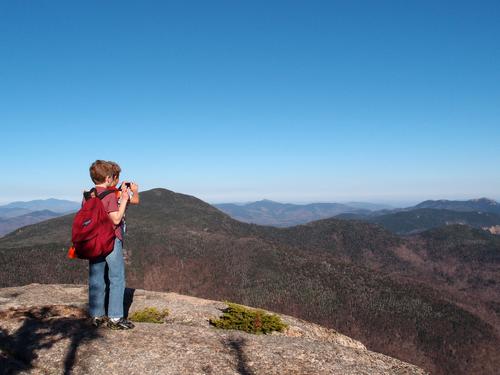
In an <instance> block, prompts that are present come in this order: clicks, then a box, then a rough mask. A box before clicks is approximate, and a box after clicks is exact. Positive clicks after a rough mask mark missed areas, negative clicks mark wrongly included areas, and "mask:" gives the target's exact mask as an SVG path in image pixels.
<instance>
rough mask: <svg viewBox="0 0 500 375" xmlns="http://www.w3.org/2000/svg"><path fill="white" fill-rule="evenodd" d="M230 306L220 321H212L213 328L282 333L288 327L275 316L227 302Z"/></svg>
mask: <svg viewBox="0 0 500 375" xmlns="http://www.w3.org/2000/svg"><path fill="white" fill-rule="evenodd" d="M225 303H226V304H227V305H228V307H227V308H226V309H224V310H223V315H222V317H221V318H219V319H210V320H209V322H210V324H212V325H213V326H215V327H217V328H222V329H238V330H240V331H245V332H248V333H255V334H260V333H264V334H267V333H270V332H272V331H278V332H282V331H283V330H284V329H285V328H286V327H287V325H286V324H285V323H283V321H282V320H281V318H280V317H279V316H278V315H275V314H267V313H266V312H265V311H262V310H259V309H248V308H246V307H244V306H241V305H238V304H236V303H232V302H228V301H225Z"/></svg>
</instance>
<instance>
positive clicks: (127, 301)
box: [123, 288, 135, 318]
mask: <svg viewBox="0 0 500 375" xmlns="http://www.w3.org/2000/svg"><path fill="white" fill-rule="evenodd" d="M134 293H135V289H134V288H125V294H124V296H123V315H124V316H125V317H126V318H128V312H129V310H130V306H132V302H134Z"/></svg>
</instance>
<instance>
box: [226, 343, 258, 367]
mask: <svg viewBox="0 0 500 375" xmlns="http://www.w3.org/2000/svg"><path fill="white" fill-rule="evenodd" d="M223 344H224V345H226V346H228V347H229V348H230V349H231V352H232V353H233V354H234V356H235V357H236V360H237V361H238V364H237V367H236V370H237V371H238V373H239V374H241V375H254V372H253V371H252V370H251V369H250V368H249V367H248V364H247V363H248V359H247V357H246V355H245V352H244V350H243V349H244V347H245V339H244V338H243V337H227V338H225V339H224V340H223Z"/></svg>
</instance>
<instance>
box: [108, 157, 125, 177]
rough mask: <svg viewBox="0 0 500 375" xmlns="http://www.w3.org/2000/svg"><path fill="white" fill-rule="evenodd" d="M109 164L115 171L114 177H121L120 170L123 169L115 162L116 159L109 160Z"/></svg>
mask: <svg viewBox="0 0 500 375" xmlns="http://www.w3.org/2000/svg"><path fill="white" fill-rule="evenodd" d="M108 164H109V165H110V166H111V169H112V171H113V176H112V177H113V178H115V177H120V172H121V171H122V169H121V168H120V166H119V165H118V163H115V162H114V161H108Z"/></svg>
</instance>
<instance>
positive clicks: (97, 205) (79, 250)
mask: <svg viewBox="0 0 500 375" xmlns="http://www.w3.org/2000/svg"><path fill="white" fill-rule="evenodd" d="M114 192H115V190H105V191H103V192H102V193H101V194H99V195H97V191H96V190H95V188H93V189H92V190H91V191H89V192H85V193H84V197H85V202H84V204H83V206H82V208H81V209H80V210H79V211H78V212H77V213H76V216H75V218H74V219H73V230H72V235H71V240H72V242H73V247H72V248H70V250H69V252H68V257H70V258H80V259H89V260H95V259H97V258H99V257H101V256H104V257H105V256H106V255H108V254H109V253H111V252H112V251H113V248H114V244H115V237H116V235H115V228H114V225H113V222H112V221H111V218H110V217H109V215H108V213H107V212H106V210H105V209H104V205H103V204H102V202H101V200H102V199H103V198H104V197H105V196H106V195H108V194H111V193H114ZM92 193H93V194H92Z"/></svg>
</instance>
